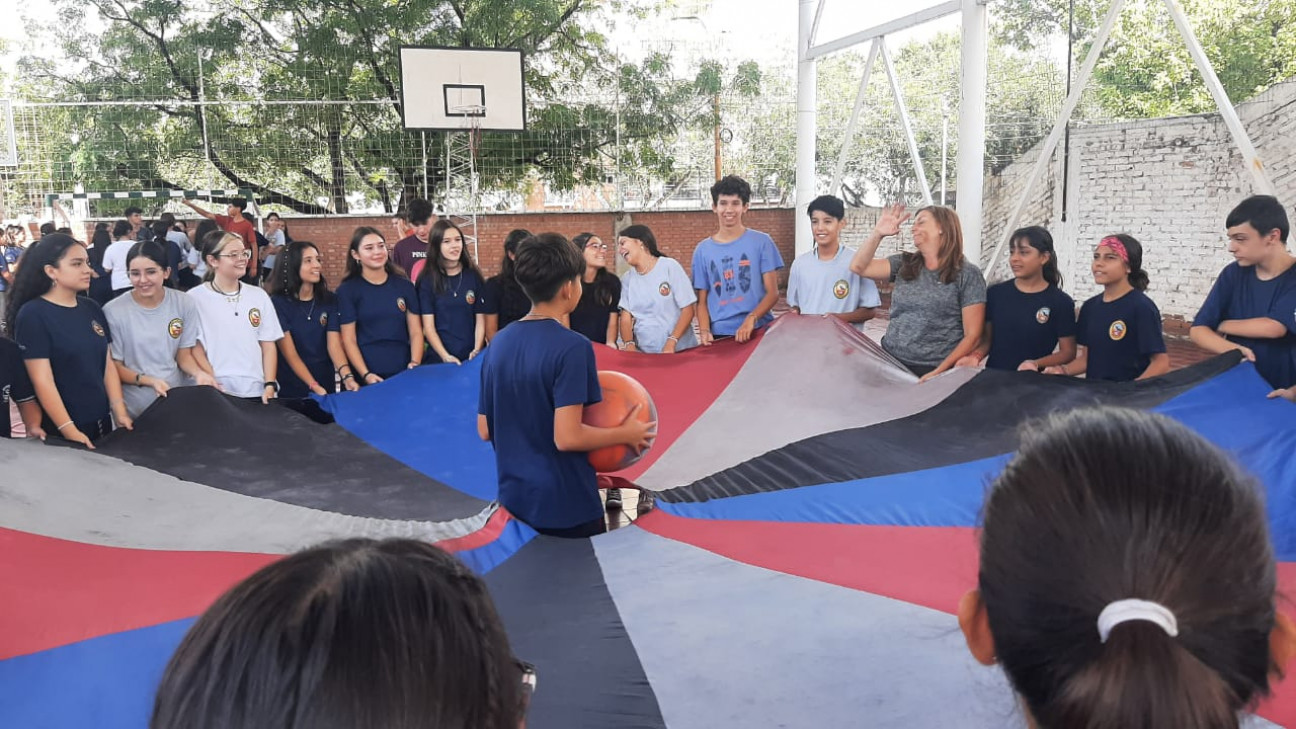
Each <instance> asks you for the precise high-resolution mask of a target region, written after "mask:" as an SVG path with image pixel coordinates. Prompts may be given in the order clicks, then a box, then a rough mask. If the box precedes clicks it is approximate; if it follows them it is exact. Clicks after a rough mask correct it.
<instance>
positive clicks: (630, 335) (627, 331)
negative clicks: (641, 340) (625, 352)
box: [617, 309, 639, 349]
mask: <svg viewBox="0 0 1296 729" xmlns="http://www.w3.org/2000/svg"><path fill="white" fill-rule="evenodd" d="M617 321H618V324H619V325H620V328H621V341H622V343H623V346H624V347H625V348H626V349H630V348H631V347H634V348H635V349H638V348H639V345H638V344H637V343H636V342H635V340H634V315H633V314H631V313H630V312H628V311H626V310H625V309H622V310H621V315H620V316H619V317H617Z"/></svg>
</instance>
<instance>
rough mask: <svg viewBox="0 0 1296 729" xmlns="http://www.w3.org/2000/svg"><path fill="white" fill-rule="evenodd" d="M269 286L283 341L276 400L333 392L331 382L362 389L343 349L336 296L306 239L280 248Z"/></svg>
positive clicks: (320, 259) (317, 253) (316, 254)
mask: <svg viewBox="0 0 1296 729" xmlns="http://www.w3.org/2000/svg"><path fill="white" fill-rule="evenodd" d="M278 256H279V257H278V259H277V260H276V261H275V270H274V273H273V274H272V275H271V276H270V282H269V285H268V288H269V289H270V300H271V301H272V302H273V303H274V308H275V313H277V314H278V316H279V327H280V328H281V329H283V332H284V336H283V339H280V340H279V358H280V360H281V361H282V362H283V364H284V365H285V366H281V367H280V368H279V396H280V397H282V398H284V399H292V400H298V399H302V398H305V397H308V396H310V395H311V394H312V393H313V394H316V395H327V394H329V393H331V392H335V391H336V389H337V388H336V384H335V378H340V379H341V381H342V387H343V388H345V389H346V390H348V391H355V390H358V389H360V385H359V383H358V382H356V380H357V377H356V374H355V371H354V370H353V369H352V368H351V365H349V364H347V360H346V353H345V352H344V351H343V350H342V334H341V331H342V327H341V324H340V323H339V320H340V317H339V316H338V305H337V297H336V296H334V295H333V292H332V291H329V288H328V283H327V282H326V281H325V280H324V259H323V257H322V256H321V255H320V251H319V248H318V247H317V246H316V245H315V244H314V243H311V242H309V241H303V240H298V241H293V242H292V243H289V244H287V245H286V246H284V248H283V250H281V251H280V252H279V254H278Z"/></svg>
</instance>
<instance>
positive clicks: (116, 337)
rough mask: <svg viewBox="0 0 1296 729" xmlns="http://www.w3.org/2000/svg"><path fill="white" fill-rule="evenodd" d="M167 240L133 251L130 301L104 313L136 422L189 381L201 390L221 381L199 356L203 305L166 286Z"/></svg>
mask: <svg viewBox="0 0 1296 729" xmlns="http://www.w3.org/2000/svg"><path fill="white" fill-rule="evenodd" d="M164 240H165V238H155V239H153V240H151V241H149V242H148V243H136V244H135V245H134V246H132V247H131V249H130V252H129V253H128V254H127V255H126V271H127V273H128V275H129V276H130V281H131V292H130V295H129V296H118V297H117V298H115V299H113V300H112V301H110V302H108V305H107V306H105V307H104V316H106V317H108V325H109V328H110V329H111V331H112V333H113V341H112V347H111V350H112V358H113V364H114V365H115V366H116V367H117V375H118V377H120V378H121V382H122V394H123V396H124V397H125V399H126V411H127V412H128V413H130V416H131V417H132V418H137V417H139V415H140V413H142V412H144V410H145V409H146V408H147V407H148V406H149V405H152V404H153V401H154V400H156V399H157V398H159V397H166V395H167V393H168V392H170V390H171V388H173V387H181V386H183V385H186V384H189V380H188V379H186V377H188V378H192V380H193V382H194V383H195V384H198V385H209V386H212V387H215V386H216V379H215V377H213V376H212V373H211V372H208V371H207V370H204V369H203V368H202V366H201V365H200V364H199V363H198V359H197V358H196V357H195V356H194V347H195V346H197V344H198V320H199V314H198V305H197V304H196V303H194V300H193V299H191V298H189V297H188V296H185V295H184V294H182V293H180V292H179V291H176V290H175V289H171V288H167V287H166V286H165V285H164V284H165V282H166V281H167V279H168V278H169V277H170V275H171V271H170V269H168V268H167V258H168V255H167V252H166V251H165V250H163V248H162V241H164ZM173 245H174V244H173Z"/></svg>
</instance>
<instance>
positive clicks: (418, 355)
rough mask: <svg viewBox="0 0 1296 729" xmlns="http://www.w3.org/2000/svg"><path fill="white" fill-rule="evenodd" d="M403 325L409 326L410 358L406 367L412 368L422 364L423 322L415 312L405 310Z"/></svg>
mask: <svg viewBox="0 0 1296 729" xmlns="http://www.w3.org/2000/svg"><path fill="white" fill-rule="evenodd" d="M405 325H406V326H407V327H409V338H410V360H409V365H408V369H411V370H412V369H414V368H415V367H418V366H419V365H421V364H423V322H421V321H419V317H418V314H415V313H414V312H412V311H407V312H405ZM434 332H435V330H434Z"/></svg>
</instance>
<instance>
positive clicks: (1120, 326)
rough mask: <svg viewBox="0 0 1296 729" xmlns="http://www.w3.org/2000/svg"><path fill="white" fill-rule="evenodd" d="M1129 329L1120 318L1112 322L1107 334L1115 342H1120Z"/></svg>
mask: <svg viewBox="0 0 1296 729" xmlns="http://www.w3.org/2000/svg"><path fill="white" fill-rule="evenodd" d="M1128 331H1129V330H1128V328H1127V327H1126V326H1125V322H1123V321H1121V320H1120V319H1117V320H1116V321H1114V322H1112V325H1111V328H1110V329H1108V330H1107V336H1109V337H1111V338H1112V341H1113V342H1119V341H1120V340H1122V339H1124V338H1125V334H1126V333H1127V332H1128Z"/></svg>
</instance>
